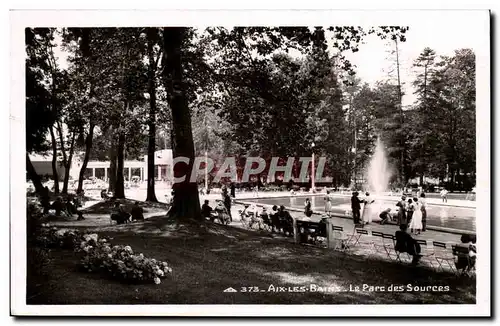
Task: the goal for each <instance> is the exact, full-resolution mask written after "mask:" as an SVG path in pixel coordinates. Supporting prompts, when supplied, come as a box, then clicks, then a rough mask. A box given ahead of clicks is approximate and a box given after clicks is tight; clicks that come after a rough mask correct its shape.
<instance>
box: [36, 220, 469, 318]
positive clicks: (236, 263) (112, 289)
mask: <svg viewBox="0 0 500 326" xmlns="http://www.w3.org/2000/svg"><path fill="white" fill-rule="evenodd" d="M195 224H196V223H195ZM195 224H193V223H190V222H175V221H171V222H170V223H167V224H165V225H170V227H171V228H172V235H171V236H166V235H165V234H164V233H162V234H160V235H157V234H154V233H149V234H148V233H147V232H143V233H135V231H127V232H116V231H114V232H110V231H108V232H105V231H102V232H100V233H101V234H103V235H108V236H110V237H112V238H113V240H112V243H113V244H123V245H130V246H131V247H132V248H133V250H134V251H135V252H136V253H144V255H146V256H147V257H152V258H156V259H159V260H163V261H167V262H168V263H169V264H171V267H172V268H173V273H172V275H171V276H170V277H169V278H168V279H167V280H165V281H164V282H163V283H162V284H160V285H158V286H156V285H149V284H143V285H129V284H121V283H119V282H117V281H113V280H109V279H107V280H105V281H103V279H102V277H100V276H99V275H95V274H85V273H80V272H78V273H77V272H72V273H71V274H70V275H69V276H66V277H65V278H64V279H63V280H62V281H60V282H59V284H57V282H52V283H51V284H52V285H53V286H52V287H51V288H50V290H49V291H47V292H46V293H45V294H42V295H39V296H37V298H38V299H36V302H37V303H40V304H41V303H52V304H54V303H60V304H78V303H80V304H91V303H92V304H106V303H107V304H110V303H115V304H138V303H140V304H155V303H163V304H283V303H295V304H301V303H302V304H303V303H311V304H312V303H314V304H352V303H358V304H402V303H474V302H475V279H467V278H466V279H463V278H457V277H455V276H454V275H451V274H447V273H437V272H435V271H433V270H429V269H425V268H412V267H410V266H407V265H401V264H397V263H394V262H388V261H383V260H378V259H368V258H365V257H360V256H354V255H344V254H343V253H338V252H333V251H331V250H328V249H322V248H315V247H310V246H302V245H296V244H293V243H291V242H290V240H289V239H286V240H283V239H279V238H272V237H268V236H263V235H261V234H258V233H255V232H252V231H247V230H241V229H235V228H232V227H228V226H221V225H204V224H203V223H202V224H199V223H198V225H197V226H195ZM179 230H181V231H182V230H184V231H182V232H184V233H182V232H180V233H181V234H182V236H179V234H178V233H179ZM200 230H204V231H200ZM194 233H196V234H197V236H191V235H192V234H194ZM56 254H60V253H56ZM54 261H55V262H56V263H57V264H56V265H55V266H54V267H53V269H54V270H56V272H55V273H54V275H58V272H57V270H68V269H70V266H71V265H73V266H75V264H76V263H77V260H75V258H74V255H73V258H72V256H71V253H70V254H65V256H64V257H62V258H61V259H58V258H56V259H55V260H54ZM73 270H74V268H73ZM54 284H56V285H54ZM364 284H366V285H368V286H383V287H385V288H384V291H382V290H381V289H378V290H377V291H369V290H370V288H365V291H349V290H350V289H355V287H356V286H358V287H359V289H360V290H363V285H364ZM408 284H411V286H412V288H413V287H414V286H440V285H441V286H449V291H441V292H440V291H437V290H438V289H436V290H435V291H432V289H430V290H426V291H409V290H408V287H407V285H408ZM271 285H272V286H273V287H271ZM313 285H314V286H316V288H318V287H321V288H323V289H329V290H330V291H327V292H318V291H312V290H311V286H313ZM390 285H393V287H394V285H396V286H402V287H403V290H404V291H396V292H395V291H389V286H390ZM228 287H233V288H235V289H236V290H237V291H238V292H237V293H225V292H223V290H224V289H226V288H228ZM250 287H252V289H250ZM280 287H281V288H283V289H286V290H285V291H284V292H281V291H280ZM289 287H290V288H289ZM294 287H296V288H298V290H299V292H291V291H293V289H294ZM301 287H304V289H305V288H307V289H309V290H308V291H302V292H300V288H301ZM256 288H258V291H257V292H252V291H255V290H256ZM332 289H338V290H339V291H341V292H339V291H332ZM243 290H246V292H242V291H243ZM261 290H262V291H261ZM33 302H34V301H33ZM257 314H258V310H257V311H256V315H257Z"/></svg>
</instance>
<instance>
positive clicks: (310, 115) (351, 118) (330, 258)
mask: <svg viewBox="0 0 500 326" xmlns="http://www.w3.org/2000/svg"><path fill="white" fill-rule="evenodd" d="M418 33H419V32H418V30H417V31H413V30H412V27H411V26H374V27H371V28H365V27H363V28H362V27H356V26H323V27H273V26H269V27H231V28H229V27H217V26H214V27H207V28H203V29H202V28H191V27H162V28H159V27H133V28H132V27H131V28H118V27H107V28H97V27H88V28H70V27H68V28H38V27H37V28H26V29H25V51H26V75H25V82H26V180H25V183H26V187H25V189H26V205H27V211H26V230H27V231H26V232H27V247H26V248H27V252H26V258H27V260H26V261H27V265H26V266H27V271H26V272H27V275H26V304H27V305H77V304H89V305H91V304H92V305H96V304H165V305H170V304H475V303H476V260H477V259H478V255H480V254H478V253H477V249H476V240H477V237H476V84H475V83H476V81H475V80H476V63H475V60H476V58H475V52H474V50H473V49H472V48H470V47H468V46H467V43H464V44H459V45H456V46H455V44H453V45H450V47H449V48H446V49H444V48H442V49H441V48H439V47H436V48H433V44H427V43H421V42H418V41H417V40H418V37H417V36H418ZM369 47H371V48H369ZM376 49H378V50H376ZM413 49H415V50H413ZM377 51H378V52H377ZM360 58H361V59H360ZM377 58H378V59H377ZM379 59H380V60H379ZM379 66H380V67H379ZM370 68H371V69H372V70H369V69H370ZM379 68H380V69H379ZM370 71H371V75H370ZM373 71H376V72H375V73H373ZM21 182H24V181H21ZM479 259H480V258H479Z"/></svg>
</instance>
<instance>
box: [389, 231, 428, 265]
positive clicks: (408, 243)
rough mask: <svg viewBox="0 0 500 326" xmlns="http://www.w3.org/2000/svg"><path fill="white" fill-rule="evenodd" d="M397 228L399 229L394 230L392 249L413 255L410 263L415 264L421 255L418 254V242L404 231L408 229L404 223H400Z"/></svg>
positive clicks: (419, 249)
mask: <svg viewBox="0 0 500 326" xmlns="http://www.w3.org/2000/svg"><path fill="white" fill-rule="evenodd" d="M399 229H400V230H399V231H396V245H395V248H394V249H395V250H396V251H398V252H406V253H408V254H409V255H411V256H413V260H412V265H416V264H417V263H418V261H419V260H420V258H421V257H422V255H420V251H421V248H420V244H418V243H417V242H416V241H415V239H413V238H412V237H411V235H409V234H408V233H407V232H406V231H407V230H408V226H407V225H406V224H401V225H400V226H399Z"/></svg>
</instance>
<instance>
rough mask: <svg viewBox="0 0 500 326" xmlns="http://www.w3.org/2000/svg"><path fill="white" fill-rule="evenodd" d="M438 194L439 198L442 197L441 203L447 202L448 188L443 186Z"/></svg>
mask: <svg viewBox="0 0 500 326" xmlns="http://www.w3.org/2000/svg"><path fill="white" fill-rule="evenodd" d="M440 195H441V198H442V199H443V203H447V202H448V197H447V196H448V190H446V188H443V190H441V192H440Z"/></svg>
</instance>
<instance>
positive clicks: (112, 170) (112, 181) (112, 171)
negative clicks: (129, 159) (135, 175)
mask: <svg viewBox="0 0 500 326" xmlns="http://www.w3.org/2000/svg"><path fill="white" fill-rule="evenodd" d="M110 134H111V146H110V148H109V175H108V177H109V188H108V189H109V191H111V192H112V193H113V194H114V193H115V190H116V189H115V187H116V155H117V151H116V146H115V144H116V143H115V135H114V132H113V130H111V133H110Z"/></svg>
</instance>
